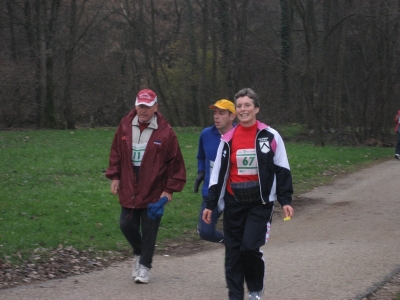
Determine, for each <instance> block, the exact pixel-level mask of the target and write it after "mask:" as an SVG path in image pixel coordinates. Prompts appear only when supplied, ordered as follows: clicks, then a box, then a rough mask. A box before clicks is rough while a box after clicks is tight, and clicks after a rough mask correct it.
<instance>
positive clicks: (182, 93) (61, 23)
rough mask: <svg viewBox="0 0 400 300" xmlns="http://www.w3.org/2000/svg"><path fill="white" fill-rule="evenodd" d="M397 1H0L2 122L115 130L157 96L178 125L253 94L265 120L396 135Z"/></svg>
mask: <svg viewBox="0 0 400 300" xmlns="http://www.w3.org/2000/svg"><path fill="white" fill-rule="evenodd" d="M399 14H400V0H397V1H395V0H380V1H376V0H335V1H334V0H331V1H330V0H320V1H317V0H280V1H279V0H271V1H260V0H158V1H155V0H136V1H129V0H96V1H95V0H30V1H29V0H20V1H17V0H0V127H1V128H10V127H28V126H29V127H35V128H69V129H73V128H75V127H76V126H77V125H79V124H82V123H85V124H88V123H91V124H94V125H98V126H104V125H108V126H114V125H116V124H117V123H118V121H119V119H120V118H121V117H122V116H123V115H124V114H126V113H127V112H128V111H129V110H130V109H131V108H132V106H133V104H134V98H135V96H136V93H137V92H138V91H139V90H140V89H142V88H147V87H148V88H151V89H153V90H154V91H156V93H157V94H158V99H159V103H160V111H161V112H162V113H163V114H164V115H165V116H166V117H167V119H168V120H169V121H170V122H171V124H172V125H173V126H207V125H209V124H210V121H211V119H210V113H209V110H208V105H209V104H211V103H213V102H215V101H216V100H217V99H220V98H228V99H233V96H234V94H235V92H236V91H238V90H239V89H241V88H243V87H251V88H253V89H254V90H255V91H256V92H257V93H258V94H259V96H260V100H261V113H260V114H259V115H260V118H262V120H263V121H264V122H266V123H271V124H273V125H275V124H285V123H301V124H305V125H307V126H308V127H309V128H310V130H311V129H312V130H313V132H314V136H315V144H316V145H323V144H324V132H328V131H331V132H335V133H340V132H347V133H350V134H351V136H352V137H353V139H354V141H356V142H357V143H363V142H365V141H366V140H368V139H371V138H373V139H377V140H380V141H383V142H385V141H387V140H388V139H390V138H391V137H390V130H391V128H392V120H393V117H394V115H395V113H396V111H397V110H398V109H400V101H399V99H398V96H399V84H398V83H399V67H400V64H399V55H398V54H399V50H400V48H399V37H400V36H399V25H400V19H399Z"/></svg>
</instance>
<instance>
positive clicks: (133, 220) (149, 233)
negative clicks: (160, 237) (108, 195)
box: [119, 207, 161, 268]
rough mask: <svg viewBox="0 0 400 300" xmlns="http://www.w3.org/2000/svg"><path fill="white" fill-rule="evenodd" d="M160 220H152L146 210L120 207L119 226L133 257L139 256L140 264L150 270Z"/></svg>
mask: <svg viewBox="0 0 400 300" xmlns="http://www.w3.org/2000/svg"><path fill="white" fill-rule="evenodd" d="M160 221H161V218H157V219H156V220H152V219H150V218H149V216H148V215H147V208H142V209H132V208H125V207H122V209H121V215H120V219H119V225H120V228H121V231H122V233H123V234H124V236H125V238H126V239H127V241H128V242H129V244H131V246H132V248H133V254H134V255H140V264H142V265H144V266H145V267H147V268H151V263H152V262H153V255H154V249H155V246H156V239H157V233H158V228H159V227H160Z"/></svg>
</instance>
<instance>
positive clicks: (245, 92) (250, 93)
mask: <svg viewBox="0 0 400 300" xmlns="http://www.w3.org/2000/svg"><path fill="white" fill-rule="evenodd" d="M245 96H247V97H249V98H250V99H251V100H253V103H254V106H255V107H260V102H259V101H258V95H257V94H256V92H254V91H253V90H252V89H251V88H244V89H241V90H240V91H239V92H237V93H236V94H235V104H236V100H237V99H238V98H240V97H245Z"/></svg>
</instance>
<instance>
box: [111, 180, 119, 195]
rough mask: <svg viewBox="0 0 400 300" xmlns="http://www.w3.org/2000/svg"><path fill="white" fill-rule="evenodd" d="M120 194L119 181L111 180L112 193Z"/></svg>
mask: <svg viewBox="0 0 400 300" xmlns="http://www.w3.org/2000/svg"><path fill="white" fill-rule="evenodd" d="M118 192H119V179H113V180H111V193H113V194H114V195H116V194H118Z"/></svg>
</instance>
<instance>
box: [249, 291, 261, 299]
mask: <svg viewBox="0 0 400 300" xmlns="http://www.w3.org/2000/svg"><path fill="white" fill-rule="evenodd" d="M249 299H251V300H258V299H261V291H260V292H249Z"/></svg>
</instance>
